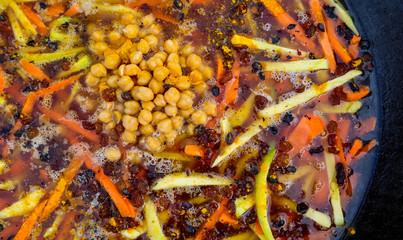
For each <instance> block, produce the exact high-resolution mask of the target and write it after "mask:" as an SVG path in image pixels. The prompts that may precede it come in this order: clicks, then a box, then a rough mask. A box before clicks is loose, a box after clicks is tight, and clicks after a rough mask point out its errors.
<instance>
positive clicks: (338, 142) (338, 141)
mask: <svg viewBox="0 0 403 240" xmlns="http://www.w3.org/2000/svg"><path fill="white" fill-rule="evenodd" d="M336 147H337V148H338V149H339V153H338V154H337V156H339V160H340V162H341V163H342V164H343V165H344V171H345V172H346V174H347V164H346V157H345V156H344V149H343V142H342V141H341V137H340V130H339V129H337V130H336Z"/></svg>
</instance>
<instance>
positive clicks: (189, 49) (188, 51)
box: [182, 44, 195, 57]
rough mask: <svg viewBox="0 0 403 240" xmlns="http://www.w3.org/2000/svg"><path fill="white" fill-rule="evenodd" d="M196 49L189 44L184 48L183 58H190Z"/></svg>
mask: <svg viewBox="0 0 403 240" xmlns="http://www.w3.org/2000/svg"><path fill="white" fill-rule="evenodd" d="M194 50H195V49H194V47H193V46H192V45H190V44H187V45H186V46H184V47H183V48H182V55H183V56H185V57H187V56H189V55H190V54H192V53H193V52H194Z"/></svg>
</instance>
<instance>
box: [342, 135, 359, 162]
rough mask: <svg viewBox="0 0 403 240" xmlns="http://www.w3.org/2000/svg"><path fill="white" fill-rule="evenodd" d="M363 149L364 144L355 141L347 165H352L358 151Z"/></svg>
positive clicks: (347, 157) (348, 155) (347, 158)
mask: <svg viewBox="0 0 403 240" xmlns="http://www.w3.org/2000/svg"><path fill="white" fill-rule="evenodd" d="M361 148H362V142H361V140H360V139H358V138H357V139H355V140H354V143H353V146H351V148H350V150H349V151H348V153H347V156H346V164H347V165H350V163H351V160H352V159H353V158H354V157H355V155H357V153H358V151H359V150H360V149H361Z"/></svg>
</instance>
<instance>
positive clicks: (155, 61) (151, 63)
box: [147, 57, 164, 71]
mask: <svg viewBox="0 0 403 240" xmlns="http://www.w3.org/2000/svg"><path fill="white" fill-rule="evenodd" d="M162 65H164V63H163V62H162V60H161V58H158V57H151V58H150V59H148V61H147V66H148V69H150V70H151V71H154V70H155V68H157V67H159V66H162Z"/></svg>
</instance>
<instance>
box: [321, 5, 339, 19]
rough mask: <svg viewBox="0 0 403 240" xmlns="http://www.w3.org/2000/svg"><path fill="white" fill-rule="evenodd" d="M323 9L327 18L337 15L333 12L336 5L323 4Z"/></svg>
mask: <svg viewBox="0 0 403 240" xmlns="http://www.w3.org/2000/svg"><path fill="white" fill-rule="evenodd" d="M323 9H324V10H325V13H326V15H327V16H328V17H329V18H337V15H336V14H334V10H335V9H336V7H330V6H328V5H324V6H323Z"/></svg>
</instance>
